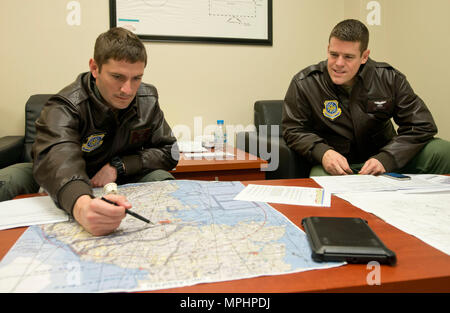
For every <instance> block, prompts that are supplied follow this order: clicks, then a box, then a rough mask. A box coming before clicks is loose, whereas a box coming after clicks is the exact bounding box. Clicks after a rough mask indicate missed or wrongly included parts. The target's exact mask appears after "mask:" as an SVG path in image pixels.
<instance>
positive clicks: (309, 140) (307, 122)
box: [282, 77, 333, 164]
mask: <svg viewBox="0 0 450 313" xmlns="http://www.w3.org/2000/svg"><path fill="white" fill-rule="evenodd" d="M303 84H304V82H303V81H302V80H300V81H299V80H298V79H297V78H296V77H294V79H292V81H291V83H290V85H289V88H288V90H287V92H286V96H285V99H284V105H283V113H282V129H283V130H282V131H283V137H284V139H285V140H286V143H287V145H288V146H289V147H290V148H291V149H293V150H294V151H296V152H297V153H299V154H300V155H301V156H303V157H305V158H306V160H308V162H310V163H311V164H315V163H318V164H321V163H322V157H323V154H324V153H325V152H326V151H327V150H329V149H333V148H332V147H331V146H329V145H328V144H326V143H325V140H324V139H323V138H322V137H321V136H319V135H318V134H317V132H316V131H315V130H314V127H313V125H312V123H313V122H314V118H313V116H312V112H311V110H312V108H311V104H310V102H309V100H308V99H307V97H306V94H305V90H304V89H305V86H303Z"/></svg>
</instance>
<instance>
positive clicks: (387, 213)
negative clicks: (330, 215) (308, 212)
mask: <svg viewBox="0 0 450 313" xmlns="http://www.w3.org/2000/svg"><path fill="white" fill-rule="evenodd" d="M337 196H338V197H340V198H342V199H345V200H347V201H349V202H350V203H351V204H353V205H354V206H357V207H358V208H360V209H362V210H364V211H366V212H370V213H373V214H375V215H376V216H378V217H379V218H381V219H383V220H384V221H385V222H386V223H389V224H391V225H393V226H395V227H397V228H399V229H401V230H402V231H404V232H407V233H408V234H411V235H413V236H416V237H417V238H419V239H421V240H422V241H424V242H426V243H427V244H429V245H431V246H433V247H435V248H436V249H439V250H441V251H443V252H444V253H446V254H449V255H450V226H449V225H450V192H447V193H429V194H411V193H409V194H404V193H400V192H395V191H393V192H359V193H341V194H337Z"/></svg>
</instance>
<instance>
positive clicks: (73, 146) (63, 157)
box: [33, 97, 92, 214]
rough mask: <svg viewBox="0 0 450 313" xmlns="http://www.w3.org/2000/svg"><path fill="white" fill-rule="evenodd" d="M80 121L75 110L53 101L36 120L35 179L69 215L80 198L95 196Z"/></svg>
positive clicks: (56, 100)
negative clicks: (82, 150) (86, 163)
mask: <svg viewBox="0 0 450 313" xmlns="http://www.w3.org/2000/svg"><path fill="white" fill-rule="evenodd" d="M79 121H80V119H79V113H78V112H77V110H76V109H75V108H74V107H72V106H71V105H70V104H68V103H64V101H63V100H61V99H58V98H55V97H54V98H51V99H50V100H49V102H48V103H47V104H46V105H45V107H44V109H43V110H42V113H41V115H40V117H39V118H38V119H37V121H36V139H35V142H34V144H33V175H34V178H35V180H36V181H37V182H38V184H39V185H40V186H41V187H43V188H44V189H45V190H46V191H47V192H48V193H49V195H50V196H51V197H52V199H53V200H54V201H55V203H56V204H57V205H58V206H59V207H61V208H62V209H64V210H65V211H67V212H68V213H69V214H72V209H73V205H74V204H75V201H76V199H78V197H80V196H81V195H84V194H87V195H91V196H92V188H91V186H90V181H89V177H88V175H87V174H86V170H85V167H86V166H85V161H84V159H83V157H82V152H81V149H80V146H81V144H80V136H79V131H78V129H79Z"/></svg>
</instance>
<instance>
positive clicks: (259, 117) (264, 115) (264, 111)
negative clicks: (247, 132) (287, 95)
mask: <svg viewBox="0 0 450 313" xmlns="http://www.w3.org/2000/svg"><path fill="white" fill-rule="evenodd" d="M282 110H283V100H259V101H256V102H255V106H254V123H255V126H256V130H257V132H258V133H259V132H260V131H262V132H265V128H263V127H261V128H260V126H263V125H267V134H268V135H269V136H270V134H271V127H270V126H272V125H275V126H279V128H278V130H279V134H278V135H279V136H281V135H282V134H281V117H282V116H281V115H282Z"/></svg>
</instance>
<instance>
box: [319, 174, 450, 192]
mask: <svg viewBox="0 0 450 313" xmlns="http://www.w3.org/2000/svg"><path fill="white" fill-rule="evenodd" d="M410 176H411V179H410V180H395V179H392V178H388V177H384V176H373V175H343V176H314V177H311V178H312V179H314V180H315V181H316V182H317V183H318V184H319V185H320V186H322V187H323V188H325V190H327V191H329V192H331V193H341V192H352V193H354V192H378V191H396V190H402V191H405V192H416V191H417V192H437V191H445V190H448V191H450V184H449V183H445V181H442V180H438V179H433V178H432V177H431V175H410ZM437 176H439V175H433V177H437Z"/></svg>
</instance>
